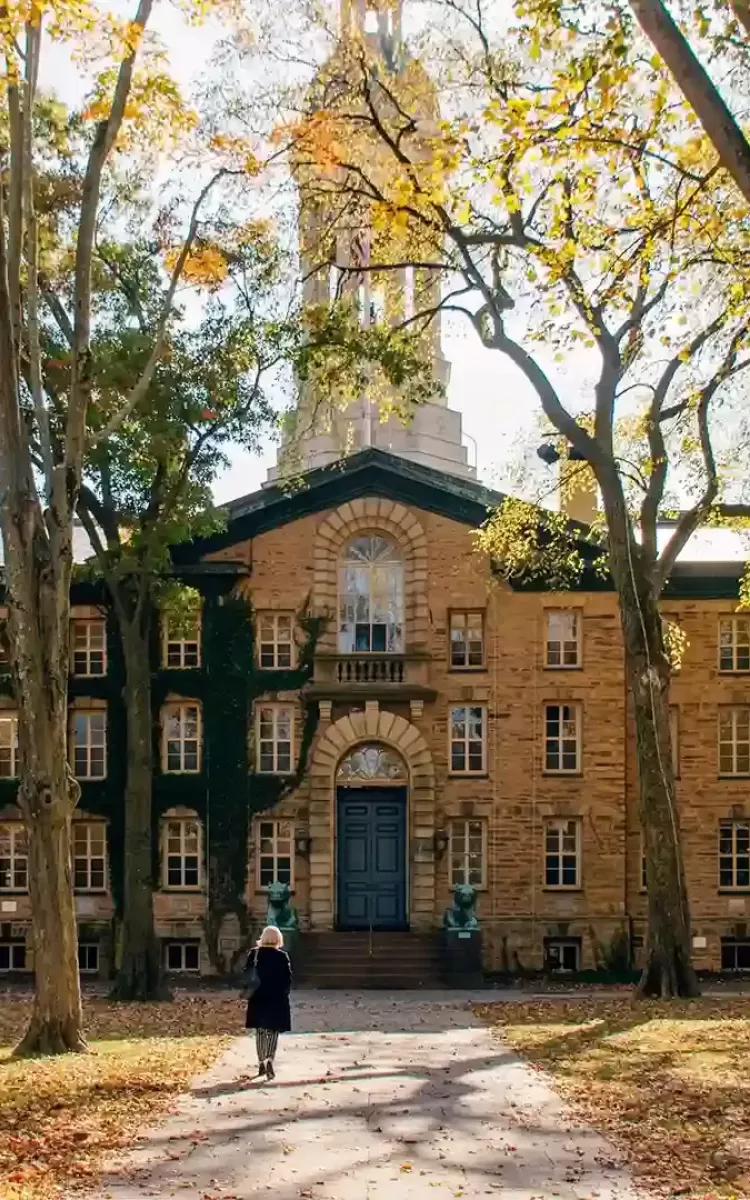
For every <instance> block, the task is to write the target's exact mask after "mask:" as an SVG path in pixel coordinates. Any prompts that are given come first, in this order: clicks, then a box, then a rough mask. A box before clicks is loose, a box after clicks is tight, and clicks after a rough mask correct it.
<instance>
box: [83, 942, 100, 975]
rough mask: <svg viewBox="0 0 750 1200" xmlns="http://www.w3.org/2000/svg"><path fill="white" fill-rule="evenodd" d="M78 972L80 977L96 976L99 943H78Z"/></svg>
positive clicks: (97, 971)
mask: <svg viewBox="0 0 750 1200" xmlns="http://www.w3.org/2000/svg"><path fill="white" fill-rule="evenodd" d="M78 970H79V971H80V972H81V974H82V975H97V974H98V973H99V943H98V942H79V943H78Z"/></svg>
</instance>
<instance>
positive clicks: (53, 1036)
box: [3, 502, 86, 1055]
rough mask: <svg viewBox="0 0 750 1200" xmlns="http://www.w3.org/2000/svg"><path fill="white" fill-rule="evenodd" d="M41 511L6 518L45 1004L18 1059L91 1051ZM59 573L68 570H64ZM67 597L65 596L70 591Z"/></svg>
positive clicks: (64, 643)
mask: <svg viewBox="0 0 750 1200" xmlns="http://www.w3.org/2000/svg"><path fill="white" fill-rule="evenodd" d="M38 519H39V513H38V508H36V507H35V506H34V504H33V502H32V503H30V504H29V506H28V508H26V509H25V511H24V512H23V513H22V514H19V518H17V519H15V520H14V519H13V516H12V515H11V514H10V513H8V512H7V511H6V512H4V513H3V540H4V544H5V551H6V564H7V565H6V571H7V586H8V616H9V633H10V641H11V659H12V668H13V684H14V692H15V695H16V699H17V703H18V707H19V734H18V736H19V750H20V775H21V782H20V786H19V790H18V803H19V806H20V809H21V812H22V814H23V817H24V821H25V822H26V829H27V836H28V844H29V892H30V899H31V917H32V929H31V936H32V945H33V949H34V970H35V975H36V995H35V997H34V1008H33V1011H32V1016H31V1021H30V1024H29V1027H28V1029H27V1031H26V1034H25V1036H24V1038H23V1040H22V1041H21V1043H20V1045H19V1046H18V1049H17V1051H16V1053H17V1054H19V1055H26V1054H59V1053H63V1052H65V1051H71V1050H72V1051H79V1050H84V1049H85V1048H86V1043H85V1040H84V1038H83V1033H82V1028H83V1014H82V1007H81V989H80V981H79V976H78V952H77V944H78V932H77V928H76V918H75V905H74V901H73V886H72V879H71V861H70V851H71V818H72V815H73V812H74V810H75V806H76V804H77V802H78V797H79V794H80V788H79V786H78V784H77V783H76V781H75V779H73V777H72V775H71V772H70V768H69V767H68V761H67V760H68V754H67V733H68V709H67V679H68V669H67V668H68V611H69V610H68V595H67V576H66V573H65V571H64V569H62V568H60V570H61V576H62V578H60V577H59V576H56V575H55V571H54V569H53V568H52V567H51V564H50V563H49V562H48V553H49V544H48V542H47V540H46V536H45V535H44V534H43V533H42V532H41V531H38V530H37V529H35V523H36V521H37V520H38ZM58 566H59V564H58ZM63 589H64V592H63Z"/></svg>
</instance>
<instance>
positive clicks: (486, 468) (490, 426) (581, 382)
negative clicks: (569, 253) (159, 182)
mask: <svg viewBox="0 0 750 1200" xmlns="http://www.w3.org/2000/svg"><path fill="white" fill-rule="evenodd" d="M245 2H246V5H247V9H248V11H250V12H252V11H253V9H254V6H256V5H257V6H258V10H259V11H260V9H261V8H262V7H263V5H264V4H265V3H267V2H268V0H245ZM112 7H114V8H115V10H116V11H118V12H121V13H123V14H128V13H131V12H132V11H133V0H131V2H130V3H127V2H126V0H115V3H114V4H113V5H112ZM418 9H419V0H406V14H405V15H406V16H408V15H409V14H410V12H411V13H416V12H417V11H418ZM407 26H408V22H407ZM150 28H151V30H152V32H153V33H155V34H157V35H158V36H159V37H160V39H161V41H162V43H163V46H164V48H165V50H166V52H167V55H168V58H169V61H170V66H171V70H172V72H173V74H174V75H175V76H176V77H177V79H178V80H179V82H180V84H181V85H182V86H183V88H184V90H185V91H186V93H188V94H189V92H190V90H191V87H192V85H193V84H194V83H196V82H198V81H200V80H201V78H202V77H203V75H204V74H205V72H206V69H207V66H208V63H209V60H210V57H211V54H212V52H213V50H214V49H215V45H216V39H217V36H218V33H219V30H218V26H215V25H211V24H210V23H209V24H208V25H207V26H201V27H193V28H190V27H187V26H186V25H185V23H184V21H183V19H182V16H181V15H180V13H179V12H178V10H177V8H176V7H175V6H173V5H172V4H171V3H168V2H167V0H157V3H156V5H155V9H154V16H153V18H152V22H151V25H150ZM41 86H42V87H43V88H44V89H45V90H53V91H54V92H55V93H56V94H57V95H58V97H59V98H60V99H61V100H63V101H64V102H66V103H68V104H71V105H75V104H77V103H80V101H81V99H82V97H83V95H84V93H85V88H86V81H85V79H84V78H83V77H82V76H81V73H80V71H79V70H78V69H77V67H76V66H75V65H74V64H73V63H71V61H70V59H69V57H68V56H67V53H66V51H65V50H64V48H61V47H59V46H53V45H50V44H48V45H47V46H46V48H45V52H44V54H43V59H42V71H41ZM443 355H444V357H445V358H446V359H447V360H448V362H449V363H450V364H451V377H450V384H449V388H448V396H447V400H448V404H449V406H450V407H451V408H453V409H455V410H457V411H458V412H459V413H460V414H461V417H462V422H463V431H464V441H465V444H466V445H467V447H468V456H469V462H470V463H472V464H473V465H475V466H476V468H477V476H478V478H479V479H480V481H481V482H483V483H485V484H487V485H488V486H490V487H495V488H498V489H503V487H507V485H508V471H507V468H508V464H509V462H511V461H512V460H513V459H514V458H516V459H517V453H516V454H514V451H517V449H518V446H519V445H520V444H521V443H523V444H526V445H528V444H530V443H531V442H532V439H534V438H535V437H538V436H539V435H540V432H543V424H542V422H541V420H540V413H539V406H538V402H537V400H536V397H535V394H534V392H533V390H532V388H531V386H530V385H529V384H528V382H527V381H526V379H525V378H524V377H523V376H522V375H521V374H520V372H519V371H518V370H517V369H516V368H514V367H513V366H512V364H510V363H509V361H508V360H507V359H506V358H505V357H504V356H503V355H501V354H500V353H498V352H497V351H490V350H486V349H484V347H482V345H481V344H480V342H479V339H478V337H477V335H476V333H475V332H474V330H473V328H472V327H471V326H470V325H469V323H468V322H467V321H466V320H465V319H464V318H461V317H460V316H459V315H457V314H447V317H446V319H445V320H444V323H443ZM540 357H541V361H542V365H543V366H544V367H545V369H546V370H547V371H548V373H549V374H550V376H551V378H552V381H553V383H554V384H555V385H556V387H557V390H558V392H559V394H560V396H561V398H562V400H563V401H564V402H565V403H566V404H567V405H568V407H569V408H571V409H572V410H574V411H575V410H580V409H582V408H586V407H590V402H589V404H588V405H587V404H586V396H587V395H588V396H590V395H591V390H590V389H591V384H592V382H593V381H592V380H591V379H589V378H587V372H588V371H590V369H591V364H590V362H589V360H588V358H587V357H586V356H585V353H584V352H581V355H580V356H579V357H578V358H577V357H576V356H568V358H567V359H566V361H565V363H564V364H560V363H557V362H556V361H555V360H554V357H553V355H552V353H551V352H550V354H548V355H546V356H545V355H541V356H540ZM275 458H276V445H275V444H274V443H273V442H271V441H268V442H267V443H266V444H265V446H264V448H263V452H262V453H261V454H260V455H250V454H249V453H244V452H236V453H234V454H232V456H231V462H230V465H229V467H228V469H227V470H226V471H224V472H223V473H222V475H221V476H220V478H219V479H218V480H217V483H216V487H215V498H216V500H217V501H218V502H219V503H223V502H225V501H227V500H230V499H233V498H236V497H238V496H241V495H246V494H247V493H249V492H252V491H255V490H256V489H257V488H259V487H260V486H261V484H262V483H263V481H264V480H265V478H266V473H267V471H268V469H269V467H271V466H272V465H273V464H274V462H275ZM553 471H554V468H552V469H550V481H549V482H550V503H552V504H554V495H555V478H554V474H553ZM542 478H543V476H542ZM738 553H739V556H740V557H743V556H744V551H743V550H740V551H739V552H738V551H737V544H736V538H734V537H732V536H728V535H725V534H722V535H720V536H717V534H715V533H712V534H710V535H705V536H702V537H701V538H699V539H694V541H693V544H692V545H691V547H690V548H689V553H688V556H689V557H691V558H692V557H698V558H706V557H708V558H724V557H727V556H729V557H736V556H737V555H738Z"/></svg>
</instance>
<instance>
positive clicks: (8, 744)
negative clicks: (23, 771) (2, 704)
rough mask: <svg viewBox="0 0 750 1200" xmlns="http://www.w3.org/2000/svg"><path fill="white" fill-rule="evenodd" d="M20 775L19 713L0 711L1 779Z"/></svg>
mask: <svg viewBox="0 0 750 1200" xmlns="http://www.w3.org/2000/svg"><path fill="white" fill-rule="evenodd" d="M17 775H18V713H14V712H0V779H15V778H16V776H17Z"/></svg>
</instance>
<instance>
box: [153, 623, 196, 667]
mask: <svg viewBox="0 0 750 1200" xmlns="http://www.w3.org/2000/svg"><path fill="white" fill-rule="evenodd" d="M202 630H203V613H202V610H201V609H198V611H197V612H196V614H195V630H194V636H193V637H184V636H183V635H179V636H178V637H170V636H169V615H168V614H167V613H162V615H161V662H162V667H164V668H165V669H166V670H169V671H197V670H199V668H200V666H201V661H202V657H201V635H202ZM192 647H194V649H191V648H192ZM170 653H172V654H173V657H174V658H176V659H177V661H173V662H170V661H169V659H170ZM193 656H194V657H195V662H188V661H186V660H187V659H188V657H193Z"/></svg>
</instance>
